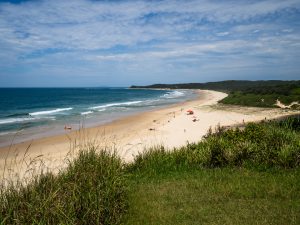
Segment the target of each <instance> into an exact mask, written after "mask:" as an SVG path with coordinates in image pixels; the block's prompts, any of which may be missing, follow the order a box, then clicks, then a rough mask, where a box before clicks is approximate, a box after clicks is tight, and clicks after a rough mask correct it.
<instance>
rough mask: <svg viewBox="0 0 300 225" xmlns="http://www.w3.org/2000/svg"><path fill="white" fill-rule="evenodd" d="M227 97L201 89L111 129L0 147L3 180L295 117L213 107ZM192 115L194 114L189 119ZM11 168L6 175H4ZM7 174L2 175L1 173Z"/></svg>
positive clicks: (261, 110) (285, 111)
mask: <svg viewBox="0 0 300 225" xmlns="http://www.w3.org/2000/svg"><path fill="white" fill-rule="evenodd" d="M226 96H227V94H225V93H221V92H216V91H208V90H199V98H198V99H196V100H192V101H187V102H184V103H179V104H176V105H172V106H170V107H167V108H164V109H158V110H153V111H148V112H144V113H139V114H137V115H133V116H128V117H125V118H122V119H119V120H116V121H113V122H111V123H109V124H106V125H102V126H98V127H93V128H86V129H81V130H79V131H71V132H69V133H67V134H66V135H57V136H51V137H46V138H41V139H37V140H32V141H30V142H29V141H28V142H23V143H20V144H15V145H11V146H8V147H2V148H0V172H1V177H16V176H24V175H25V174H27V173H33V172H34V171H36V170H38V169H40V168H43V169H44V170H45V169H48V170H51V171H58V170H60V169H61V168H63V167H64V166H65V165H66V162H67V160H66V159H70V158H72V157H74V156H76V153H77V152H78V151H79V150H81V149H86V148H87V147H88V146H92V145H93V146H97V147H99V148H106V149H109V150H111V151H116V153H117V154H119V155H120V156H121V158H122V159H123V160H124V161H125V162H130V161H132V160H133V159H134V156H136V155H137V154H138V153H139V152H142V151H144V150H145V149H146V148H149V147H152V146H157V145H164V146H165V147H167V148H170V149H171V148H174V147H179V146H183V145H185V144H186V143H188V142H189V143H191V142H197V141H200V140H201V138H202V137H203V135H205V134H206V133H207V131H208V129H209V128H210V127H211V128H213V129H214V128H215V127H216V126H218V125H220V126H232V125H238V124H242V123H246V122H250V121H260V120H264V119H275V118H278V117H281V116H286V115H292V114H297V113H298V112H296V111H292V110H288V109H264V108H251V107H238V106H225V105H221V104H217V102H218V101H219V100H221V99H223V98H225V97H226ZM187 110H192V111H193V112H194V113H193V115H187ZM8 168H10V170H8ZM4 171H5V172H4Z"/></svg>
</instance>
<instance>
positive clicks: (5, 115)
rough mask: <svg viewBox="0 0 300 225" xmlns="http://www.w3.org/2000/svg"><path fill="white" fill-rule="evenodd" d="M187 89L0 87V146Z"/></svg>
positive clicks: (105, 118)
mask: <svg viewBox="0 0 300 225" xmlns="http://www.w3.org/2000/svg"><path fill="white" fill-rule="evenodd" d="M195 97H196V93H194V92H193V91H191V90H149V89H128V88H0V146H5V145H9V144H11V143H17V142H21V141H26V140H31V139H34V138H39V137H43V136H47V135H53V134H61V133H64V132H65V130H64V127H65V126H67V127H72V130H76V129H79V128H80V127H82V126H85V127H91V126H97V125H100V124H105V123H107V122H110V121H113V120H115V119H118V118H121V117H123V116H127V115H133V114H135V113H138V112H142V111H147V110H151V109H156V108H159V107H164V106H167V105H170V104H174V103H178V102H182V101H185V100H187V99H193V98H195Z"/></svg>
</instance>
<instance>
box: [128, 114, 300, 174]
mask: <svg viewBox="0 0 300 225" xmlns="http://www.w3.org/2000/svg"><path fill="white" fill-rule="evenodd" d="M299 121H300V120H299V118H294V119H287V120H285V121H281V122H269V123H265V122H262V123H259V124H255V123H249V124H247V125H246V126H245V127H244V128H231V129H228V130H225V129H224V128H221V127H219V128H218V129H217V130H216V132H211V131H210V132H208V134H207V135H206V137H205V139H204V140H203V141H201V142H199V143H192V144H187V145H186V146H184V147H182V148H179V149H174V150H173V151H168V150H167V149H165V148H164V147H159V148H155V149H150V150H148V151H146V152H145V153H143V154H140V155H138V156H137V157H136V159H135V161H134V163H132V164H131V165H129V166H128V167H127V169H128V170H129V171H140V172H144V173H147V174H158V173H161V172H163V171H170V170H178V169H189V168H214V167H226V166H227V167H228V166H234V167H255V168H260V169H267V168H270V167H278V168H296V167H299V165H300V133H299V124H300V123H299Z"/></svg>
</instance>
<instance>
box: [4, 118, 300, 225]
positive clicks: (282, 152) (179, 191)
mask: <svg viewBox="0 0 300 225" xmlns="http://www.w3.org/2000/svg"><path fill="white" fill-rule="evenodd" d="M299 166H300V118H298V117H296V118H287V119H285V120H283V121H278V122H269V123H259V124H255V123H249V124H247V125H246V126H245V127H244V128H231V129H224V128H222V127H219V128H218V130H217V131H216V132H214V133H213V132H211V130H210V131H209V132H208V133H207V135H206V136H205V138H204V140H203V141H201V142H199V143H191V144H187V145H186V146H183V147H181V148H178V149H173V150H172V151H169V150H167V149H165V148H164V147H162V146H159V147H154V148H152V149H149V150H148V151H146V152H145V153H142V154H139V155H138V156H137V157H136V158H135V160H134V162H132V163H130V164H126V165H124V164H122V162H121V160H120V158H118V157H117V156H116V155H115V154H110V153H107V152H106V151H100V152H97V151H96V150H95V149H94V148H91V149H88V150H86V151H82V152H80V154H79V156H78V157H77V158H76V159H75V160H74V161H71V162H70V163H69V165H68V167H67V168H66V169H65V170H64V171H61V172H60V173H59V174H57V175H53V174H51V173H47V174H42V175H40V176H37V177H34V178H33V180H32V182H31V183H30V184H28V185H23V184H22V183H17V185H15V186H9V187H2V188H1V189H0V224H123V223H124V215H126V214H125V213H126V212H127V209H128V206H129V208H130V209H129V214H128V216H129V217H128V216H127V217H126V218H125V219H126V221H130V223H129V224H160V223H162V224H176V223H175V222H174V220H173V219H172V218H176V219H175V221H177V224H192V221H194V220H193V219H194V217H195V218H198V219H200V220H202V219H203V220H205V221H210V223H211V224H216V223H217V224H218V223H221V222H223V221H221V220H220V218H226V219H227V224H232V223H238V224H239V223H240V224H243V223H244V222H245V221H246V222H248V219H247V220H245V218H246V217H247V218H250V217H251V216H252V214H255V215H256V217H259V218H261V219H262V220H263V221H264V223H265V224H268V223H272V224H273V223H276V221H280V222H279V224H282V223H283V222H285V221H287V223H289V222H290V223H292V224H297V222H296V221H297V219H298V220H299V216H298V217H297V216H296V215H300V214H299V205H300V202H299V201H298V202H293V203H291V202H292V201H296V200H294V199H299V193H300V190H299V187H300V186H299V182H300V179H299V177H300V176H299ZM232 171H233V172H232ZM272 171H275V172H274V173H273V172H272ZM191 174H194V175H195V176H196V178H195V179H194V178H192V177H189V176H190V175H191ZM236 174H238V175H236ZM249 174H250V175H249ZM184 176H185V177H187V178H186V179H183V180H182V178H183V177H184ZM253 176H254V178H253ZM286 176H288V177H286ZM245 177H246V178H247V179H249V180H250V181H249V183H247V185H249V186H241V184H244V180H242V178H243V179H244V178H245ZM266 177H268V178H267V181H266V180H265V178H266ZM174 179H175V180H174ZM157 181H161V182H162V183H163V186H160V183H157ZM177 181H178V182H177ZM282 181H284V182H286V183H284V184H281V183H282ZM265 182H267V183H266V185H264V184H265ZM278 187H280V188H279V189H278ZM284 191H287V193H285V192H284ZM152 195H153V196H152ZM195 196H197V198H199V199H200V200H199V201H198V202H197V201H196V200H195ZM153 198H154V200H153ZM151 199H152V200H151ZM178 199H182V200H181V201H183V202H184V204H183V205H181V204H180V203H181V202H178V201H176V200H178ZM205 199H209V200H208V201H206V200H205ZM220 201H224V206H218V202H220ZM231 201H233V203H234V204H229V202H231ZM226 202H227V203H226ZM148 203H149V204H148ZM202 203H204V204H202ZM282 203H284V204H282ZM297 204H298V208H297ZM252 205H254V206H255V207H252ZM278 205H280V206H278ZM162 206H164V207H162ZM275 206H276V207H277V208H276V207H275ZM166 207H167V208H166ZM170 207H171V208H170ZM257 207H258V208H259V210H257ZM266 207H267V208H266ZM274 207H275V208H274ZM195 208H197V210H195ZM181 209H182V210H183V211H182V212H184V214H183V215H182V216H181V217H177V216H176V215H178V210H181ZM198 209H201V210H198ZM227 209H230V210H232V212H231V213H233V214H232V215H235V216H234V217H232V218H231V217H227V216H226V215H228V214H230V210H229V211H228V210H227ZM157 210H158V211H157ZM174 210H175V211H174ZM214 210H216V212H217V213H216V214H214V215H211V212H212V211H214ZM226 210H227V211H226ZM260 210H261V211H260ZM136 212H139V213H136ZM174 212H176V213H175V214H174ZM180 212H181V211H180ZM235 212H237V213H235ZM287 212H292V214H291V216H290V217H289V216H286V215H287ZM140 213H141V214H142V216H140ZM151 213H152V214H151ZM282 213H284V217H278V216H276V215H281V214H282ZM191 214H193V217H190V216H189V215H191ZM194 214H195V215H194ZM179 215H181V214H180V213H179ZM218 215H220V216H221V217H219V216H218ZM131 216H132V218H133V220H132V218H131ZM274 216H275V217H274ZM136 218H138V219H137V220H136V222H133V221H135V219H136ZM149 218H157V220H154V221H153V220H151V219H149ZM274 218H276V219H274ZM282 218H284V219H282ZM149 221H150V222H149ZM168 221H173V222H170V223H169V222H168ZM249 221H250V222H249V224H253V223H255V221H256V223H257V220H252V222H251V220H249ZM268 221H269V222H268ZM260 222H262V221H260Z"/></svg>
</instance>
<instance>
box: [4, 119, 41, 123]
mask: <svg viewBox="0 0 300 225" xmlns="http://www.w3.org/2000/svg"><path fill="white" fill-rule="evenodd" d="M34 119H35V118H10V119H3V120H0V124H8V123H20V122H24V121H30V120H34Z"/></svg>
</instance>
